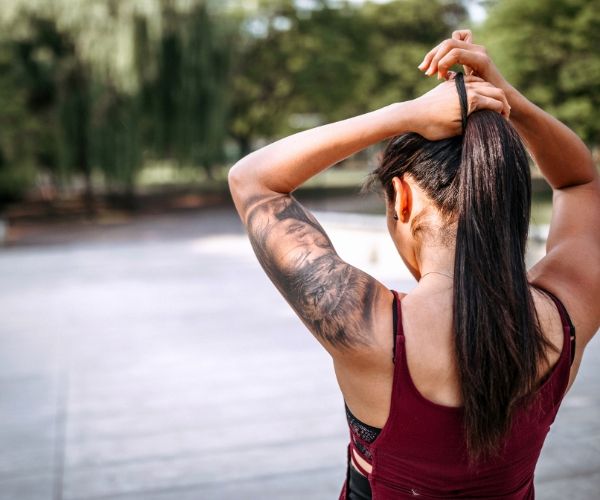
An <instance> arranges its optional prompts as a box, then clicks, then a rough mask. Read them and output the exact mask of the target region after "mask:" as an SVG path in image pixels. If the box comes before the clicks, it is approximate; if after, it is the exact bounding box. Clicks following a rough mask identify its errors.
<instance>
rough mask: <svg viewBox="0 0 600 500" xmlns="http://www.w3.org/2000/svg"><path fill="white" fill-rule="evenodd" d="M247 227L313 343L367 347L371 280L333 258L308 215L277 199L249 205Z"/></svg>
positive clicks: (260, 257) (374, 293)
mask: <svg viewBox="0 0 600 500" xmlns="http://www.w3.org/2000/svg"><path fill="white" fill-rule="evenodd" d="M252 201H254V202H256V201H257V200H256V199H254V200H252ZM247 206H248V205H247ZM247 226H248V235H249V237H250V243H251V244H252V248H253V249H254V252H255V253H256V256H257V257H258V260H259V262H260V264H261V266H262V267H263V269H264V270H265V272H266V273H267V275H268V276H269V278H270V279H271V281H272V282H273V283H274V284H275V286H276V287H277V288H278V290H279V291H280V292H281V294H282V295H283V296H284V298H285V299H286V300H287V302H288V303H289V304H290V305H291V306H292V308H293V309H294V311H295V312H296V314H297V315H298V316H299V317H300V318H301V319H302V321H303V322H304V324H305V325H306V326H307V327H308V328H309V330H310V331H311V332H312V333H313V334H314V335H315V336H316V337H317V338H318V339H319V340H321V341H324V342H326V343H328V344H329V345H331V346H334V347H336V348H349V347H353V346H357V345H370V344H371V336H370V332H371V331H372V323H373V309H374V304H375V298H376V296H377V292H378V286H377V281H376V280H375V279H374V278H372V277H371V276H369V275H368V274H366V273H364V272H362V271H360V270H359V269H357V268H355V267H353V266H351V265H350V264H347V263H346V262H344V261H343V260H342V259H341V258H340V257H339V256H338V255H337V253H336V252H335V249H334V248H333V244H332V243H331V240H330V239H329V237H328V236H327V234H325V231H324V230H323V228H322V227H321V225H320V224H319V223H318V222H317V220H316V219H315V218H314V217H313V215H312V214H311V213H310V212H309V211H307V210H306V209H305V208H304V207H303V206H302V205H301V204H300V203H298V201H296V199H295V198H294V197H292V196H290V195H281V196H278V197H276V198H269V199H266V200H264V201H261V202H259V203H258V204H257V205H255V206H254V207H253V208H252V209H251V211H250V213H249V215H248V222H247Z"/></svg>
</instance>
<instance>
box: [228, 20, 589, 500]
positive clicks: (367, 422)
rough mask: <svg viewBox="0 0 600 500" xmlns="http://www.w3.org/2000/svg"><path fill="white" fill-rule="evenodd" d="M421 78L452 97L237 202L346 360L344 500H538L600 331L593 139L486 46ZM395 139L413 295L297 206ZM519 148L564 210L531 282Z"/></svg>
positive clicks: (322, 151)
mask: <svg viewBox="0 0 600 500" xmlns="http://www.w3.org/2000/svg"><path fill="white" fill-rule="evenodd" d="M454 64H462V65H464V67H465V71H466V74H467V76H466V77H465V82H466V93H467V96H468V99H467V100H466V102H464V103H463V109H462V111H463V112H464V116H461V104H460V100H459V98H458V97H457V89H458V90H459V92H462V90H461V89H462V87H461V85H460V81H459V82H458V83H457V82H455V81H452V79H453V74H452V73H451V72H449V68H450V67H452V65H454ZM419 69H421V71H424V72H425V74H427V75H428V76H431V75H434V74H438V77H441V78H444V79H447V81H445V82H444V83H441V84H440V85H438V86H437V87H436V88H435V89H433V90H432V91H430V92H428V93H427V94H425V95H423V96H421V97H419V98H417V99H414V100H412V101H408V102H403V103H394V104H391V105H389V106H387V107H384V108H382V109H379V110H376V111H373V112H371V113H367V114H365V115H361V116H357V117H354V118H350V119H348V120H343V121H340V122H336V123H332V124H328V125H324V126H321V127H317V128H314V129H311V130H307V131H304V132H301V133H298V134H295V135H292V136H290V137H287V138H285V139H282V140H280V141H277V142H275V143H273V144H271V145H269V146H267V147H264V148H262V149H261V150H258V151H256V152H254V153H252V154H250V155H248V156H247V157H245V158H243V159H242V160H240V161H239V162H238V163H237V164H236V165H235V166H234V167H233V168H232V169H231V171H230V174H229V183H230V187H231V192H232V195H233V199H234V201H235V205H236V208H237V210H238V212H239V214H240V217H241V218H242V220H243V222H244V223H245V225H246V227H247V230H248V234H249V237H250V240H251V243H252V246H253V248H254V250H255V252H256V255H257V257H258V259H259V261H260V263H261V265H262V266H263V268H264V269H265V271H266V272H267V274H268V276H269V277H270V279H271V280H272V281H273V283H274V284H275V286H276V287H277V288H278V289H279V291H280V292H281V293H282V294H283V296H284V297H285V298H286V300H287V301H288V303H289V304H290V305H291V306H292V308H293V309H294V311H295V312H296V313H297V314H298V316H299V317H300V319H301V320H302V321H303V322H304V324H305V325H306V327H307V328H308V329H309V330H310V331H311V332H312V333H313V335H314V336H315V337H316V338H317V340H318V341H319V342H320V343H321V344H322V345H323V347H324V348H325V349H326V350H327V351H328V352H329V353H330V354H331V356H332V358H333V362H334V367H335V372H336V376H337V379H338V382H339V385H340V389H341V391H342V394H343V396H344V400H345V403H346V414H347V418H348V423H349V426H350V437H351V439H350V444H349V445H348V470H347V479H346V482H345V483H344V486H343V489H342V493H341V495H340V498H350V499H358V498H371V497H372V498H376V499H381V500H384V499H401V498H412V497H414V496H420V497H422V498H497V499H500V498H501V499H524V498H533V497H534V487H533V474H534V469H535V464H536V462H537V458H538V456H539V453H540V450H541V447H542V445H543V442H544V439H545V436H546V434H547V432H548V430H549V426H550V424H551V423H552V422H553V421H554V418H555V416H556V412H557V411H558V407H559V405H560V402H561V400H562V398H563V396H564V394H565V392H566V391H567V390H568V389H569V387H570V386H571V384H572V383H573V381H574V380H575V377H576V375H577V370H578V368H579V364H580V362H581V358H582V355H583V352H584V349H585V347H586V345H587V344H588V342H589V341H590V340H591V338H592V336H593V335H594V334H595V332H596V330H597V329H598V327H599V326H600V307H599V301H598V297H599V296H600V265H599V264H600V231H598V228H599V227H600V181H599V179H598V174H597V171H596V169H595V166H594V164H593V162H592V158H591V155H590V153H589V151H588V149H587V148H586V147H585V145H584V144H583V143H582V142H581V140H580V139H579V138H578V137H577V136H576V135H575V134H574V133H573V132H571V131H570V130H569V129H568V128H567V127H565V126H564V125H563V124H561V123H560V122H558V121H557V120H555V119H554V118H552V117H551V116H550V115H548V114H546V113H545V112H544V111H542V110H541V109H539V108H537V107H536V106H535V105H534V104H532V103H530V102H529V101H528V100H527V99H526V98H525V97H523V96H522V95H520V94H519V92H518V91H517V90H516V89H514V88H513V87H511V86H510V85H509V84H508V83H507V82H506V81H505V80H504V78H503V77H502V75H501V74H500V73H499V71H498V70H497V69H496V67H495V66H494V64H493V63H492V61H491V60H490V58H489V57H488V56H487V55H486V53H485V49H484V48H483V47H481V46H477V45H475V44H473V42H472V38H471V34H470V32H469V31H468V30H463V31H458V32H455V33H454V34H453V37H452V39H449V40H446V41H444V42H443V43H441V44H440V45H438V46H437V47H436V48H434V49H433V50H432V51H431V52H429V54H427V56H426V57H425V59H424V61H423V62H422V63H421V65H420V66H419ZM455 83H457V85H455ZM463 97H464V95H463ZM467 114H468V115H469V117H468V119H467V118H466V115H467ZM509 115H510V120H508V117H509ZM463 128H464V130H463ZM388 138H391V140H390V142H389V143H388V145H387V148H386V150H385V153H384V155H383V159H382V161H381V164H380V166H379V167H378V168H377V169H376V170H375V171H374V172H373V173H372V176H371V183H374V182H375V183H378V184H381V186H382V188H383V191H384V193H385V197H386V210H387V222H388V228H389V232H390V235H391V237H392V239H393V241H394V243H395V245H396V248H397V249H398V253H399V254H400V256H401V257H402V260H403V261H404V263H405V264H406V266H407V267H408V268H409V270H410V271H411V273H412V274H413V275H414V277H415V278H416V279H417V280H418V285H417V286H416V288H415V289H414V290H413V291H411V292H410V293H409V294H402V293H398V292H396V291H394V290H389V289H388V288H387V287H386V286H385V285H383V284H382V283H380V282H378V281H377V280H376V279H374V278H372V277H371V276H369V275H368V274H366V273H364V272H362V271H360V270H359V269H357V268H355V267H353V266H351V265H350V264H348V263H346V262H344V261H343V260H342V259H340V257H339V256H338V255H337V254H336V251H335V249H334V248H333V245H332V243H331V241H330V240H329V238H328V237H327V235H326V234H325V232H324V231H323V229H322V228H321V226H320V225H319V223H318V222H317V220H316V219H315V218H314V216H313V215H312V214H311V213H310V212H309V211H308V210H306V209H305V208H304V207H302V205H300V204H299V203H298V201H296V200H295V198H294V197H293V196H292V195H291V193H292V192H293V191H294V189H296V188H297V187H298V186H300V185H301V184H302V183H303V182H305V181H306V180H308V179H309V178H310V177H312V176H313V175H316V174H317V173H319V172H321V171H322V170H324V169H325V168H327V167H329V166H330V165H333V164H335V163H337V162H339V161H340V160H342V159H344V158H346V157H347V156H349V155H351V154H353V153H355V152H357V151H359V150H361V149H363V148H365V147H367V146H369V145H371V144H374V143H376V142H379V141H381V140H384V139H388ZM521 138H522V139H523V140H524V141H525V143H526V145H527V148H528V149H529V152H530V153H531V154H532V155H533V157H534V158H535V161H536V163H537V165H538V166H539V168H540V170H541V171H542V173H543V174H544V176H545V177H546V179H547V180H548V182H549V184H550V185H551V186H552V189H553V193H554V196H553V213H552V224H551V227H550V233H549V236H548V241H547V253H546V256H545V257H544V258H543V259H542V260H541V261H540V262H538V263H537V264H536V265H535V266H534V267H533V268H532V269H530V270H529V271H527V270H526V268H525V264H524V252H525V243H526V236H527V229H528V222H529V210H530V178H529V167H528V162H527V157H526V153H525V149H524V147H523V145H522V143H521ZM559 298H560V300H559ZM567 311H568V312H567ZM573 325H574V326H573ZM575 330H576V331H577V337H576V342H575Z"/></svg>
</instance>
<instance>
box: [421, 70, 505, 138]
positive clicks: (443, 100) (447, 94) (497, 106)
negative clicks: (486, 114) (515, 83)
mask: <svg viewBox="0 0 600 500" xmlns="http://www.w3.org/2000/svg"><path fill="white" fill-rule="evenodd" d="M465 86H466V89H467V101H468V104H469V111H468V113H469V114H470V113H472V112H473V111H476V110H478V109H490V110H492V111H496V112H498V113H500V114H502V116H504V117H505V118H508V116H509V114H510V106H509V105H508V101H507V100H506V96H505V95H504V91H503V90H502V89H499V88H497V87H494V86H493V85H492V84H491V83H488V82H486V81H484V80H482V79H481V78H478V77H476V76H465ZM412 105H413V106H414V107H415V110H414V115H413V116H414V121H415V123H416V126H415V127H414V132H417V133H418V134H420V135H422V136H423V137H425V138H426V139H429V140H430V141H437V140H441V139H446V138H447V137H453V136H455V135H460V134H461V133H462V118H461V110H460V101H459V98H458V92H457V90H456V83H455V82H454V75H451V79H450V80H448V81H445V82H443V83H441V84H440V85H438V86H437V87H435V88H434V89H432V90H430V91H429V92H427V93H426V94H423V95H422V96H421V97H418V98H416V99H414V100H413V101H412Z"/></svg>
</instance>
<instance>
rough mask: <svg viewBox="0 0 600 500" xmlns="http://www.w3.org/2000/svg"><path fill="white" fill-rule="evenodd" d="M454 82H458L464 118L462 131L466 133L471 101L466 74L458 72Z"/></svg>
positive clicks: (457, 87) (462, 116) (461, 112)
mask: <svg viewBox="0 0 600 500" xmlns="http://www.w3.org/2000/svg"><path fill="white" fill-rule="evenodd" d="M454 83H456V91H457V92H458V99H459V101H460V114H461V118H462V133H463V134H464V133H465V130H466V129H467V116H468V115H469V101H468V100H467V87H466V86H465V76H464V75H463V74H462V73H461V72H458V73H456V76H455V77H454Z"/></svg>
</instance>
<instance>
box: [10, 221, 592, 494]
mask: <svg viewBox="0 0 600 500" xmlns="http://www.w3.org/2000/svg"><path fill="white" fill-rule="evenodd" d="M365 220H367V219H362V222H360V221H359V223H358V225H357V224H356V222H355V221H354V219H344V218H343V219H339V218H335V217H332V216H327V215H325V216H324V217H323V221H324V225H325V226H326V228H328V229H329V231H330V234H331V237H332V239H333V241H334V243H335V244H336V246H337V247H338V249H339V250H340V252H341V253H342V255H343V256H345V257H346V258H347V259H348V260H351V261H352V262H353V263H356V264H357V265H361V266H362V267H364V268H366V269H367V270H368V271H369V272H371V273H372V274H373V275H375V276H376V277H378V278H379V279H381V280H383V281H384V282H385V283H386V284H388V286H390V287H393V288H397V289H401V290H408V289H410V288H411V287H412V286H413V284H412V281H411V280H410V279H409V277H408V276H407V275H406V272H405V271H403V269H402V265H401V263H400V260H399V259H398V258H397V257H396V256H394V249H393V247H392V246H391V241H389V240H388V239H387V236H386V235H385V233H384V227H383V223H382V221H381V220H380V219H379V220H376V219H372V220H368V221H369V222H368V224H367V225H365V224H364V221H365ZM367 227H368V228H369V229H366V228H367ZM357 237H359V238H360V240H359V241H360V245H356V241H357V240H356V238H357ZM25 241H26V242H29V243H32V244H31V245H26V246H20V247H13V248H6V249H4V250H0V317H1V318H2V319H1V321H0V500H33V499H35V500H49V499H54V500H60V499H64V500H76V499H77V500H91V499H115V500H142V499H143V500H191V499H194V500H196V499H203V500H205V499H209V500H213V499H214V500H221V499H223V500H224V499H267V498H268V499H306V498H310V499H314V500H318V499H323V500H325V499H327V500H331V499H335V498H337V494H338V492H339V490H340V487H341V484H342V481H343V479H344V472H345V451H346V449H345V446H346V443H347V428H346V427H345V422H344V412H343V401H342V398H341V395H340V393H339V391H338V389H337V387H336V383H335V377H334V373H333V369H332V364H331V361H330V358H329V357H328V355H327V354H326V353H325V352H324V351H323V350H322V349H321V347H320V346H319V344H318V343H317V342H316V341H315V340H314V339H313V338H312V337H311V336H310V335H309V334H308V333H307V332H306V331H305V330H304V328H303V326H302V325H301V324H300V322H299V321H298V320H297V319H296V317H295V316H294V315H293V314H292V312H291V311H290V310H289V308H288V307H287V305H286V304H285V302H284V301H283V299H281V298H280V297H279V295H278V294H277V293H276V292H275V290H274V288H273V287H272V286H271V284H270V283H269V282H268V281H267V279H266V277H265V276H264V275H263V273H262V271H261V270H260V268H259V266H258V264H257V262H256V261H255V259H254V257H253V255H252V253H251V251H250V247H249V245H248V243H247V242H246V239H245V237H244V235H243V232H242V228H241V226H240V224H239V222H238V221H237V219H236V218H235V216H234V215H233V214H232V213H231V212H230V211H228V210H206V211H204V212H202V213H198V214H192V215H180V216H177V217H175V216H163V217H160V218H156V219H150V218H143V219H137V220H136V221H134V222H132V223H128V224H125V225H116V226H107V227H105V228H102V229H100V230H98V229H94V230H91V229H85V228H84V229H77V230H75V229H73V228H72V227H70V226H64V227H61V226H57V227H53V228H51V229H48V230H46V231H45V232H44V233H43V234H42V233H36V234H33V235H30V236H28V237H27V238H25ZM352 242H354V244H351V243H352ZM34 243H35V244H34ZM390 263H393V264H391V265H390ZM537 488H538V492H539V495H538V496H539V498H541V499H564V498H566V497H567V496H568V498H569V499H570V500H578V499H581V500H584V499H585V500H587V499H591V498H598V496H597V495H598V491H600V342H598V341H597V339H596V341H595V342H593V343H592V345H591V346H590V349H589V352H588V354H587V357H586V359H585V360H584V363H583V367H582V370H581V374H580V376H579V380H578V382H577V383H576V385H575V387H574V388H573V390H572V393H571V394H570V395H569V396H568V398H567V399H566V401H565V403H564V404H563V408H562V410H561V413H560V416H559V418H558V420H557V422H556V424H555V425H554V427H553V429H552V432H551V434H550V437H549V442H548V445H547V447H546V448H545V450H544V452H543V457H542V459H541V462H540V464H539V468H538V474H537Z"/></svg>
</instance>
